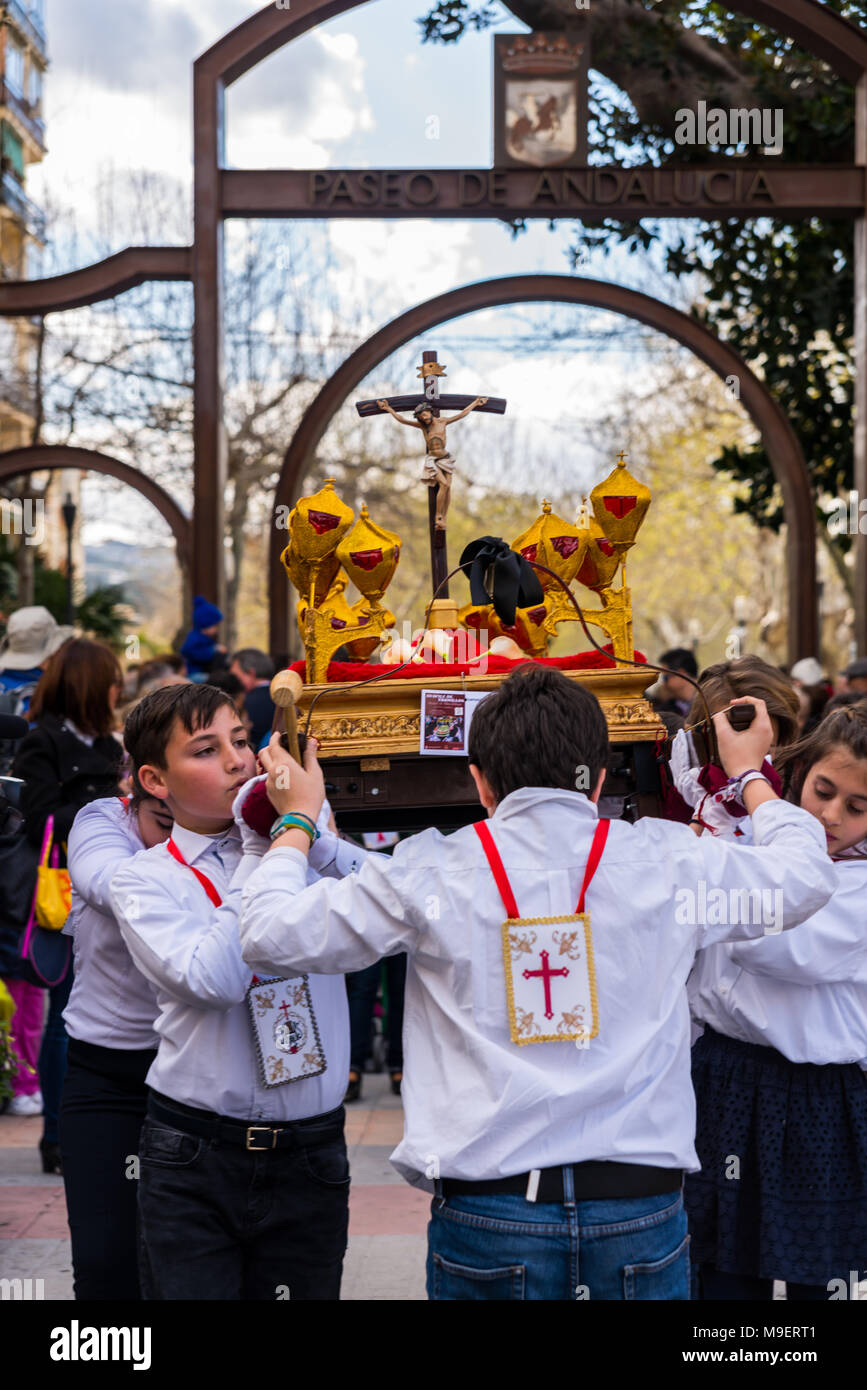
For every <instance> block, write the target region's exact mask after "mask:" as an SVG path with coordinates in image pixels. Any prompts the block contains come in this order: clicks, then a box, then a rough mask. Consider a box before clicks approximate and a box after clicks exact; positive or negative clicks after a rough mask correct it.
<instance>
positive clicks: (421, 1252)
mask: <svg viewBox="0 0 867 1390" xmlns="http://www.w3.org/2000/svg"><path fill="white" fill-rule="evenodd" d="M41 1133H42V1119H41V1117H40V1116H35V1117H33V1118H30V1117H29V1116H28V1117H24V1116H16V1115H0V1279H34V1280H39V1279H41V1280H43V1289H44V1297H45V1298H46V1299H71V1298H72V1259H71V1255H70V1248H69V1229H68V1227H67V1224H66V1203H65V1201H64V1194H63V1179H62V1178H59V1177H52V1176H48V1175H45V1174H43V1173H42V1172H41V1167H42V1165H41V1163H40V1159H39V1151H38V1148H37V1145H38V1143H39V1137H40V1135H41ZM402 1134H403V1110H402V1108H401V1103H400V1098H399V1097H398V1096H393V1095H392V1094H391V1088H390V1081H389V1077H388V1073H387V1072H384V1073H382V1074H380V1075H375V1074H368V1075H366V1076H365V1077H364V1091H363V1097H362V1099H361V1100H360V1101H356V1102H355V1103H354V1104H352V1105H348V1106H347V1107H346V1143H347V1147H348V1149H349V1161H350V1168H351V1172H352V1185H351V1188H350V1196H349V1249H348V1251H347V1254H346V1262H345V1264H344V1269H343V1288H342V1294H341V1296H342V1298H344V1299H349V1300H353V1301H368V1300H382V1299H389V1300H400V1301H401V1302H405V1301H406V1300H421V1299H424V1297H425V1287H424V1265H425V1248H426V1237H425V1232H426V1230H427V1219H428V1210H429V1208H430V1197H429V1196H428V1195H427V1193H424V1192H419V1191H417V1190H416V1189H415V1188H412V1187H409V1186H408V1185H407V1184H406V1183H405V1182H404V1181H403V1179H402V1178H400V1177H398V1175H397V1173H395V1171H394V1169H393V1168H392V1166H391V1164H390V1163H389V1161H388V1155H389V1154H390V1153H391V1152H392V1150H393V1149H394V1148H395V1146H396V1145H397V1144H398V1143H399V1141H400V1138H401V1135H402ZM38 1287H39V1286H38V1285H37V1286H36V1288H37V1289H38Z"/></svg>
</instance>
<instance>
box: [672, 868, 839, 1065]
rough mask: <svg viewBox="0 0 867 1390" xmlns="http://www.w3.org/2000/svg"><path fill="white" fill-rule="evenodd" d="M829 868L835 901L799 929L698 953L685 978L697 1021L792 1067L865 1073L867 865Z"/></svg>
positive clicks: (713, 947)
mask: <svg viewBox="0 0 867 1390" xmlns="http://www.w3.org/2000/svg"><path fill="white" fill-rule="evenodd" d="M829 862H831V861H829ZM832 867H833V869H834V873H835V876H836V879H837V888H836V891H835V893H834V896H833V898H832V899H831V901H830V902H829V903H828V904H827V905H826V906H825V907H823V908H822V909H821V910H820V911H819V912H817V913H815V914H814V915H813V916H812V917H809V918H808V919H807V921H806V922H804V923H803V924H802V925H801V926H800V927H799V928H798V930H797V931H795V932H783V933H782V934H781V935H776V936H766V937H764V938H762V939H761V940H759V941H744V942H739V943H738V944H737V945H725V946H710V947H708V949H707V950H705V951H700V952H699V954H698V956H697V957H696V962H695V968H694V970H693V972H692V975H691V976H690V980H689V1000H690V1008H691V1010H692V1013H693V1016H694V1018H695V1019H696V1020H697V1022H699V1023H700V1024H702V1025H704V1024H707V1025H709V1026H710V1027H711V1028H713V1029H714V1030H715V1031H716V1032H717V1033H725V1034H726V1036H727V1037H730V1038H738V1039H739V1040H740V1041H741V1042H748V1043H760V1044H763V1045H764V1046H766V1047H774V1048H776V1049H777V1051H778V1052H782V1054H783V1056H784V1057H788V1059H789V1061H790V1062H815V1063H817V1064H819V1065H820V1066H822V1065H827V1064H828V1063H835V1062H836V1063H843V1062H858V1063H859V1064H860V1065H861V1066H862V1067H864V1068H865V1069H867V921H865V913H867V859H854V858H853V859H840V860H839V861H837V862H835V863H833V864H832Z"/></svg>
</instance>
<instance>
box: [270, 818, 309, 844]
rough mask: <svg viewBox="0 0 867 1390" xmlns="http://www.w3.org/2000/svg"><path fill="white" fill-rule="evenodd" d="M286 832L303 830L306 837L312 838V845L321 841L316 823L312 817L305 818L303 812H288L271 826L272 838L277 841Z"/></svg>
mask: <svg viewBox="0 0 867 1390" xmlns="http://www.w3.org/2000/svg"><path fill="white" fill-rule="evenodd" d="M284 830H303V831H304V834H305V835H309V836H310V843H311V845H312V844H313V842H314V840H318V839H319V831H318V830H317V829H316V824H315V822H314V821H313V820H312V819H311V817H310V816H305V815H304V813H303V812H302V811H287V812H285V814H284V815H282V816H278V817H277V819H276V820H275V822H274V824H273V825H272V826H271V830H270V838H271V839H272V840H276V838H277V836H278V835H282V834H283V832H284Z"/></svg>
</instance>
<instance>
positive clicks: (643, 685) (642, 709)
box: [299, 669, 663, 758]
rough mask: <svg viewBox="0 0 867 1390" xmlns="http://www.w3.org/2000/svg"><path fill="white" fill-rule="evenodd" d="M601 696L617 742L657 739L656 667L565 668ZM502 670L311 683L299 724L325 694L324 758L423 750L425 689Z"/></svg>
mask: <svg viewBox="0 0 867 1390" xmlns="http://www.w3.org/2000/svg"><path fill="white" fill-rule="evenodd" d="M563 675H564V676H566V677H567V678H568V679H569V680H574V681H577V682H578V683H579V684H581V685H583V686H584V687H585V689H587V690H589V691H590V692H591V694H593V695H595V696H596V698H597V699H598V701H599V703H600V705H601V707H602V713H603V714H604V715H605V719H606V722H607V724H608V737H609V738H610V740H611V742H612V743H644V742H652V741H654V740H655V739H656V738H657V736H658V735H659V733H660V732H662V730H663V726H662V724H661V722H660V720H659V718H658V716H657V715H656V713H655V712H654V710H653V709H652V708H651V706H650V705H649V704H648V702H647V701H646V700H645V699H644V697H643V691H645V690H646V689H647V687H648V686H649V685H651V684H652V683H653V680H654V672H652V671H639V670H629V669H615V670H611V669H607V670H603V671H593V670H590V671H564V672H563ZM504 679H505V677H504V675H503V674H502V673H497V674H496V675H494V674H488V675H481V674H480V675H473V676H459V675H457V676H444V677H439V678H435V679H432V678H431V677H430V676H426V677H418V676H417V677H413V678H410V679H406V680H403V679H400V678H397V679H392V680H383V681H376V682H374V684H372V685H367V686H361V687H359V688H358V689H356V690H348V689H347V690H346V692H345V693H341V692H342V690H343V689H344V687H341V686H340V685H338V684H336V683H335V684H328V685H305V687H304V690H303V692H302V695H301V697H300V700H299V727H300V728H302V729H303V728H305V726H306V722H307V709H308V707H309V705H310V701H311V700H312V699H313V697H314V696H315V695H318V694H319V693H320V691H324V692H325V693H324V694H323V695H322V698H321V699H320V700H318V701H317V704H316V708H315V709H314V711H313V719H312V722H311V728H310V732H311V733H312V735H313V736H314V738H316V739H318V741H319V745H320V756H321V757H323V758H329V757H332V758H333V757H340V758H351V757H368V756H379V757H384V756H389V755H394V754H398V753H416V754H417V753H418V751H419V740H420V721H421V692H422V690H434V689H435V690H462V689H465V690H468V691H482V690H496V689H497V687H498V686H499V685H500V683H501V682H502V681H503V680H504Z"/></svg>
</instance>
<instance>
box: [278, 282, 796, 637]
mask: <svg viewBox="0 0 867 1390" xmlns="http://www.w3.org/2000/svg"><path fill="white" fill-rule="evenodd" d="M532 302H557V303H568V304H586V305H590V306H592V307H594V308H599V309H610V310H612V311H613V312H614V313H619V314H623V315H625V316H626V317H627V318H631V319H637V320H638V321H639V322H641V323H646V324H648V325H649V326H650V327H652V328H655V329H657V330H658V331H659V332H660V333H664V334H666V335H667V336H668V337H669V338H674V339H676V340H677V342H679V343H682V344H683V345H684V347H687V348H689V350H690V351H691V352H693V353H695V355H696V356H697V357H699V358H701V360H702V361H703V362H704V363H706V365H707V366H709V367H710V368H711V369H712V371H714V372H716V373H717V375H718V376H720V377H722V378H723V379H726V378H728V377H737V379H738V381H739V385H740V399H741V403H742V404H743V406H744V409H745V410H746V411H747V413H748V414H749V416H750V418H751V419H752V420H753V422H754V424H755V425H756V427H757V429H758V430H759V431H760V433H761V436H762V440H763V442H764V444H765V448H766V449H767V451H768V457H769V459H770V461H771V465H772V467H773V470H774V477H775V478H776V480H777V482H778V483H779V485H780V490H781V492H782V494H783V503H784V506H785V511H786V521H787V527H788V534H787V547H786V561H787V574H788V598H789V629H788V639H789V658H790V660H791V661H796V660H797V659H798V657H799V656H803V654H804V652H812V651H815V650H818V648H817V646H816V641H817V637H818V612H817V597H816V547H815V504H814V501H813V490H812V486H811V483H810V476H809V473H808V471H807V465H806V462H805V460H804V455H803V452H802V450H801V445H800V442H799V440H798V437H797V435H796V434H795V431H794V430H793V429H792V426H791V424H790V423H789V420H788V418H787V416H786V415H785V413H784V411H783V410H782V409H781V407H780V406H779V404H778V403H777V401H776V400H775V399H774V397H773V396H772V395H771V394H770V392H769V391H768V390H767V387H766V386H765V385H764V384H763V383H762V382H761V381H760V380H759V378H758V377H757V376H756V375H755V373H754V372H753V371H751V370H750V368H749V367H748V366H747V364H746V362H745V361H744V360H743V358H742V357H741V356H740V355H739V353H737V352H735V350H734V349H733V348H731V347H729V346H728V344H727V343H724V342H722V340H721V339H719V338H717V337H716V336H715V334H713V333H711V332H710V330H709V329H707V328H705V327H704V326H703V325H702V324H700V323H698V322H697V321H696V320H695V319H692V318H690V317H689V316H688V315H687V314H684V313H681V311H680V310H679V309H673V308H672V307H671V305H669V304H664V303H663V302H662V301H661V300H658V299H653V298H651V296H650V295H646V294H640V293H639V292H638V291H637V290H630V289H625V288H623V286H621V285H612V284H609V283H608V282H606V281H604V280H585V279H581V278H579V277H573V276H569V275H512V276H505V277H503V278H502V279H499V280H483V281H480V282H478V283H477V284H473V285H464V286H462V287H461V288H460V289H457V290H450V291H449V292H448V293H447V294H441V295H437V296H436V298H434V299H429V300H427V301H426V302H425V303H423V304H417V305H416V306H415V307H414V308H412V309H409V310H408V311H407V312H406V313H404V314H401V315H400V316H399V317H398V318H396V319H392V321H391V322H390V323H387V324H386V325H385V326H384V327H383V328H381V329H380V330H379V331H378V332H377V333H374V335H373V337H371V338H368V340H367V342H365V343H362V345H361V347H359V348H357V349H356V351H355V352H353V353H352V355H351V356H350V357H348V358H347V359H346V361H345V362H344V363H343V364H342V366H341V367H339V368H338V370H337V371H336V372H335V373H334V375H333V376H332V377H331V378H330V380H329V381H327V382H326V384H325V386H323V388H322V390H321V391H320V392H319V395H318V396H317V397H316V399H315V400H314V401H312V402H311V404H310V406H309V407H308V409H307V411H306V412H305V414H304V416H303V417H302V419H301V423H300V424H299V426H298V429H297V430H296V432H295V434H294V436H293V438H292V442H291V443H290V445H289V448H288V449H287V451H286V455H285V458H284V460H283V468H282V470H281V473H280V479H279V482H278V484H277V490H276V492H275V494H274V508H275V512H276V508H277V507H278V506H280V505H281V504H282V505H291V504H292V503H293V502H294V500H295V489H296V488H297V486H298V484H299V483H300V482H301V479H302V478H303V477H304V474H305V472H306V471H307V469H308V467H309V465H310V464H311V462H312V460H313V457H314V454H315V451H316V448H317V447H318V445H319V442H320V440H321V439H322V436H323V434H324V433H325V430H326V429H327V427H328V424H329V422H330V420H331V418H332V416H333V415H334V413H335V411H336V410H338V409H339V407H340V406H341V405H342V403H343V401H344V400H345V399H346V397H347V396H348V395H349V393H350V392H351V391H352V390H354V388H355V387H356V386H358V384H359V382H361V381H362V380H363V379H364V377H365V376H366V375H367V374H368V372H370V371H372V370H373V368H374V367H376V366H378V364H379V363H380V362H382V361H384V360H385V358H386V357H389V356H390V355H391V353H393V352H395V351H396V350H397V349H398V348H400V347H402V346H403V345H404V343H407V342H409V341H410V340H411V339H412V338H414V337H416V336H417V335H418V334H419V333H425V332H427V331H428V330H429V329H431V328H435V327H437V326H438V325H439V324H441V323H445V322H447V321H448V320H449V319H454V318H461V317H462V316H463V315H465V314H471V313H474V312H475V311H476V310H479V309H490V308H494V307H496V306H499V305H503V304H518V303H532ZM285 544H286V533H285V531H281V530H278V529H277V527H276V526H274V527H272V531H271V538H270V546H269V563H268V580H269V590H270V602H271V611H270V643H271V650H272V651H273V652H275V653H284V652H285V651H286V649H287V634H288V632H289V622H290V609H289V600H290V594H289V582H288V580H287V578H286V574H285V572H284V570H283V566H282V565H281V563H280V552H281V550H282V549H283V547H284V546H285Z"/></svg>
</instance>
